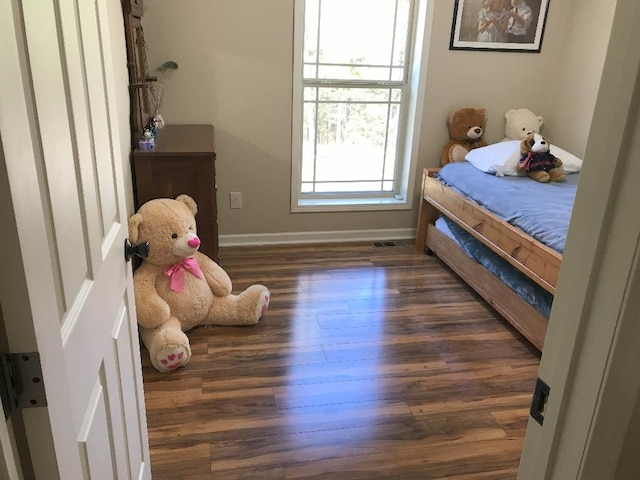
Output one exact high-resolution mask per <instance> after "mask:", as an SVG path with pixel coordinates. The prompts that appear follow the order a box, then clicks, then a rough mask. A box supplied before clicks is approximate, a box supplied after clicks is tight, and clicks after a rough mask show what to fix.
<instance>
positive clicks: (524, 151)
mask: <svg viewBox="0 0 640 480" xmlns="http://www.w3.org/2000/svg"><path fill="white" fill-rule="evenodd" d="M549 148H550V145H549V142H547V139H546V138H544V137H543V136H542V135H540V134H539V133H530V134H529V135H527V136H526V137H524V138H523V139H522V141H521V142H520V153H521V155H520V161H519V162H518V166H517V170H518V173H521V174H526V175H528V176H530V177H531V178H533V179H534V180H537V181H538V182H542V183H547V182H562V181H564V180H565V172H564V169H563V168H562V160H560V159H559V158H558V157H556V156H555V155H553V154H552V153H551V152H550V151H549Z"/></svg>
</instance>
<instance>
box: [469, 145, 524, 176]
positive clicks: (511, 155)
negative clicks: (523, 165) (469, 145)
mask: <svg viewBox="0 0 640 480" xmlns="http://www.w3.org/2000/svg"><path fill="white" fill-rule="evenodd" d="M464 158H465V160H467V161H468V162H469V163H470V164H471V165H473V166H474V167H476V168H477V169H479V170H482V171H483V172H485V173H495V174H498V170H501V169H502V166H503V165H505V164H506V163H508V162H511V161H513V162H515V163H514V168H515V165H516V164H517V163H518V160H519V159H520V141H519V140H509V141H507V142H498V143H492V144H491V145H487V146H486V147H480V148H474V149H473V150H469V152H468V153H467V154H466V155H465V157H464Z"/></svg>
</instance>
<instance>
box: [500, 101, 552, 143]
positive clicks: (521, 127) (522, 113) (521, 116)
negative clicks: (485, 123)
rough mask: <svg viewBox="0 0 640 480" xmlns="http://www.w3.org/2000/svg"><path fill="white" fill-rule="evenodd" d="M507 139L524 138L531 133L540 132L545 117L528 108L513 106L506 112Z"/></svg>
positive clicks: (505, 135)
mask: <svg viewBox="0 0 640 480" xmlns="http://www.w3.org/2000/svg"><path fill="white" fill-rule="evenodd" d="M504 120H505V123H504V138H503V139H502V141H503V142H504V141H505V140H522V139H523V138H524V137H526V136H527V135H528V134H530V133H540V131H541V129H542V124H543V123H544V119H543V118H542V117H541V116H540V115H536V114H535V113H533V112H532V111H531V110H529V109H526V108H518V109H515V108H512V109H510V110H507V112H506V113H505V114H504Z"/></svg>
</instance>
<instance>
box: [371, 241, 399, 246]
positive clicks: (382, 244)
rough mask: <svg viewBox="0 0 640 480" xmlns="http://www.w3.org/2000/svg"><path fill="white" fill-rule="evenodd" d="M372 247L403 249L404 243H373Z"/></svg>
mask: <svg viewBox="0 0 640 480" xmlns="http://www.w3.org/2000/svg"><path fill="white" fill-rule="evenodd" d="M373 246H374V247H404V242H392V241H385V242H373Z"/></svg>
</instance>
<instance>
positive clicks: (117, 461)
mask: <svg viewBox="0 0 640 480" xmlns="http://www.w3.org/2000/svg"><path fill="white" fill-rule="evenodd" d="M120 8H121V7H120V2H119V0H94V1H89V0H23V1H18V0H0V61H1V63H2V68H0V135H1V141H2V157H3V162H2V164H1V169H0V187H5V186H6V188H0V204H1V205H2V207H0V221H1V222H2V227H1V229H2V234H1V235H0V237H1V238H0V251H2V269H0V304H1V305H2V308H3V316H4V320H5V323H6V329H7V336H8V339H9V346H10V349H11V350H12V351H14V352H32V351H37V352H39V354H40V359H41V362H42V378H43V382H44V386H45V391H46V397H47V406H46V407H36V408H29V409H25V410H24V411H23V416H24V424H25V430H26V434H27V439H28V441H29V453H30V456H31V462H32V465H33V469H34V471H35V474H36V478H39V479H40V478H43V479H49V478H50V479H58V478H61V479H65V480H66V479H68V480H78V479H82V478H91V479H105V480H107V479H108V480H113V479H133V478H135V479H138V478H141V479H145V478H147V479H148V478H150V469H149V453H148V440H147V428H146V418H145V411H144V398H143V393H142V373H141V366H140V354H139V343H138V335H137V329H136V319H135V310H134V303H133V297H132V288H133V287H132V275H131V268H130V264H128V263H126V262H125V260H124V255H123V244H124V239H125V238H126V236H127V217H128V215H127V210H126V207H125V190H124V179H123V158H122V157H123V155H122V152H123V150H125V151H126V148H125V147H126V145H127V143H128V140H129V139H128V138H122V137H121V132H123V131H126V130H127V128H126V125H128V121H129V118H128V109H127V107H126V105H125V107H124V108H123V106H122V101H121V99H122V98H123V95H122V92H123V90H124V92H125V94H124V97H126V88H127V85H126V78H125V79H124V80H123V79H122V76H117V75H116V73H115V72H119V71H121V70H118V68H121V67H124V69H125V70H124V71H125V72H126V51H125V47H124V45H125V44H124V31H123V24H122V13H121V10H120ZM118 12H119V13H118ZM118 14H119V15H120V18H119V21H118V18H117V17H118ZM124 161H127V160H126V159H124Z"/></svg>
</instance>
